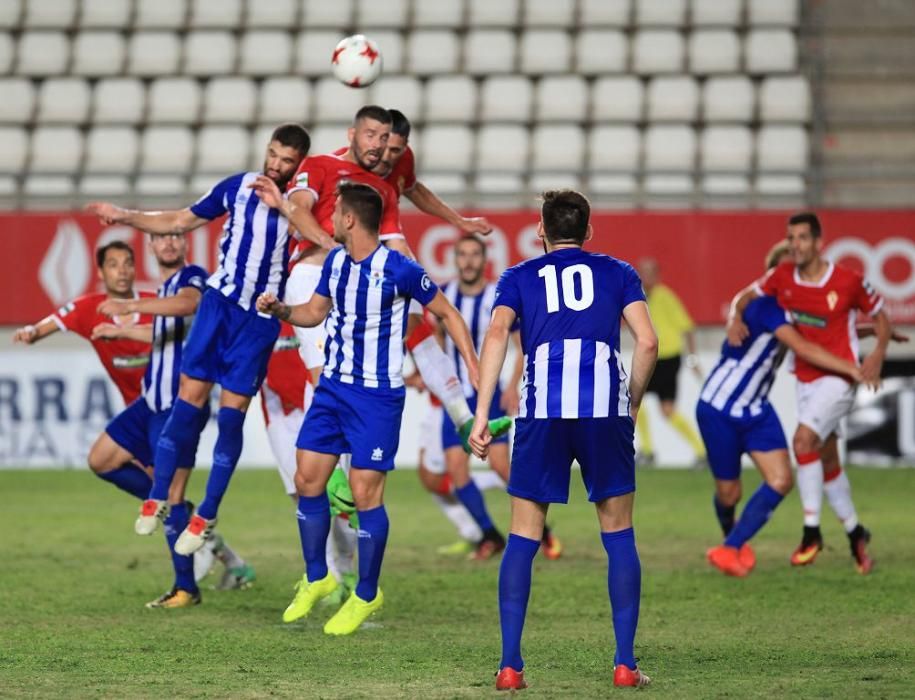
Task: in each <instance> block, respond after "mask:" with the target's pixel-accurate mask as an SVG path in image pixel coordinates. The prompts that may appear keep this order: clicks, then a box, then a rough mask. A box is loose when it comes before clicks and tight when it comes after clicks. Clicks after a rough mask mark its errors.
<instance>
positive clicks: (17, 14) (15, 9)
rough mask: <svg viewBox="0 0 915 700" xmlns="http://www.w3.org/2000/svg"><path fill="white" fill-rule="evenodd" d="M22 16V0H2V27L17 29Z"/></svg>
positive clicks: (0, 20) (0, 16) (0, 13)
mask: <svg viewBox="0 0 915 700" xmlns="http://www.w3.org/2000/svg"><path fill="white" fill-rule="evenodd" d="M21 18H22V0H3V1H2V2H0V27H2V28H3V29H15V28H16V27H18V26H19V20H20V19H21Z"/></svg>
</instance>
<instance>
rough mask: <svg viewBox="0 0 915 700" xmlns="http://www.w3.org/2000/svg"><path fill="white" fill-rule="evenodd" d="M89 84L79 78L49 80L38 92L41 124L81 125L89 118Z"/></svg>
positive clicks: (38, 119)
mask: <svg viewBox="0 0 915 700" xmlns="http://www.w3.org/2000/svg"><path fill="white" fill-rule="evenodd" d="M89 102H90V90H89V83H87V82H86V81H85V80H82V79H81V78H49V79H48V80H45V81H44V82H43V83H42V84H41V88H40V89H39V90H38V115H37V117H36V121H38V122H39V123H41V124H82V123H84V122H85V121H86V119H87V118H88V117H89Z"/></svg>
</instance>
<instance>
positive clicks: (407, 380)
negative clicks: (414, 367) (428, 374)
mask: <svg viewBox="0 0 915 700" xmlns="http://www.w3.org/2000/svg"><path fill="white" fill-rule="evenodd" d="M403 383H404V384H406V385H407V386H411V387H413V388H414V389H416V390H417V391H419V392H423V391H425V390H426V383H425V382H424V381H423V377H422V375H421V374H420V373H419V372H414V373H413V374H409V375H407V376H406V377H404V378H403Z"/></svg>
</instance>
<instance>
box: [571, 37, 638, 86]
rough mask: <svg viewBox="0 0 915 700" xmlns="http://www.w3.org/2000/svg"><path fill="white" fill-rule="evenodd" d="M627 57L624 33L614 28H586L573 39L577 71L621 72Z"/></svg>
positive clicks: (595, 73)
mask: <svg viewBox="0 0 915 700" xmlns="http://www.w3.org/2000/svg"><path fill="white" fill-rule="evenodd" d="M628 59H629V42H628V41H627V39H626V35H625V34H623V33H622V32H620V31H617V30H615V29H586V30H584V31H582V32H581V33H580V34H579V35H578V37H577V39H576V41H575V66H574V69H575V71H576V72H578V73H583V74H584V75H601V74H604V73H623V72H625V70H626V65H627V63H628Z"/></svg>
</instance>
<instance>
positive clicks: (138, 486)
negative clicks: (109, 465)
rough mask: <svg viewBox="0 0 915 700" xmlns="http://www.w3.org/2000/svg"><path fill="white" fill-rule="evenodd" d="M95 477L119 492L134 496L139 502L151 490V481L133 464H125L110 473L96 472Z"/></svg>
mask: <svg viewBox="0 0 915 700" xmlns="http://www.w3.org/2000/svg"><path fill="white" fill-rule="evenodd" d="M96 476H97V477H98V478H99V479H104V480H105V481H108V482H110V483H112V484H114V485H115V486H117V487H118V488H119V489H121V491H126V492H127V493H129V494H130V495H131V496H136V497H137V498H139V499H140V500H141V501H144V500H146V497H147V496H149V489H150V488H152V479H150V478H149V474H147V473H146V471H145V470H143V469H140V467H138V466H137V465H136V464H134V463H133V462H125V463H124V464H122V465H121V466H120V467H118V468H117V469H112V470H111V471H110V472H104V473H102V474H99V473H98V472H96Z"/></svg>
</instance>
